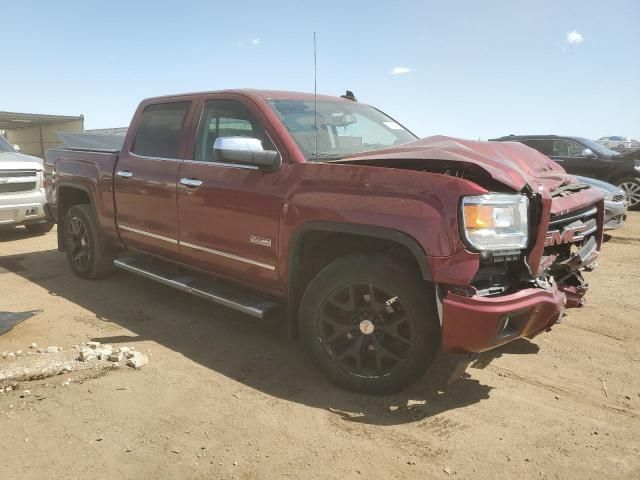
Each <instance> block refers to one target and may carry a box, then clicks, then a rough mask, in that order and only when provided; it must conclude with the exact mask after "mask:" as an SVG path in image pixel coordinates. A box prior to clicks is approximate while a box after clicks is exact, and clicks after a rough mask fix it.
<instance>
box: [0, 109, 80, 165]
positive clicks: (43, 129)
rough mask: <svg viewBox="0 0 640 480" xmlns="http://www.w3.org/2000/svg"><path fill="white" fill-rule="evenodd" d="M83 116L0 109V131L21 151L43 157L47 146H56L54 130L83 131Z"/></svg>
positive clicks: (58, 142) (58, 139) (56, 139)
mask: <svg viewBox="0 0 640 480" xmlns="http://www.w3.org/2000/svg"><path fill="white" fill-rule="evenodd" d="M83 131H84V116H82V115H80V116H77V117H73V116H66V115H42V114H36V113H15V112H0V134H2V135H3V136H4V137H5V138H6V139H7V140H8V141H9V142H10V143H12V144H14V145H17V146H19V147H20V151H21V152H22V153H26V154H28V155H34V156H36V157H40V158H44V154H45V152H46V151H47V149H49V148H53V147H56V146H59V145H60V144H61V141H60V138H59V137H58V135H57V133H56V132H69V133H82V132H83Z"/></svg>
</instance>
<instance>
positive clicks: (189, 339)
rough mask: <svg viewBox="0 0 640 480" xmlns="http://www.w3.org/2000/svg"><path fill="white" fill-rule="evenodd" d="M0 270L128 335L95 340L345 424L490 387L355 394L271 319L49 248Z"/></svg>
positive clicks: (434, 405) (472, 399)
mask: <svg viewBox="0 0 640 480" xmlns="http://www.w3.org/2000/svg"><path fill="white" fill-rule="evenodd" d="M0 267H2V268H6V269H8V270H10V271H12V272H14V273H15V274H17V275H20V276H22V277H24V278H25V279H27V280H29V281H31V282H33V283H35V284H37V285H39V286H41V287H43V288H44V289H46V290H47V291H48V292H49V294H51V295H54V296H59V297H62V298H65V299H67V300H69V301H70V302H72V303H75V304H77V305H79V306H81V307H83V308H85V309H87V310H89V311H90V312H93V313H94V314H95V319H93V318H92V319H91V321H92V323H94V324H97V325H98V326H100V325H103V324H102V322H104V325H103V326H104V327H106V328H104V331H106V332H109V331H113V326H114V324H116V325H118V326H120V327H123V328H125V329H127V330H129V331H131V332H133V333H134V335H132V336H128V335H118V336H104V337H97V338H94V340H97V341H100V342H103V343H113V344H118V343H127V344H134V345H135V342H137V341H146V340H149V341H153V342H156V343H158V344H160V345H162V346H164V347H166V348H169V349H171V350H173V351H175V352H179V353H180V354H182V355H184V356H185V357H187V358H189V359H190V360H192V361H194V362H197V363H199V364H201V365H203V366H205V367H207V368H209V369H212V370H214V371H216V372H219V373H221V374H223V375H225V376H227V377H229V378H232V379H234V380H237V381H238V382H242V383H244V384H245V385H247V386H249V387H251V388H254V389H257V390H259V391H261V392H263V393H265V394H268V395H272V396H275V397H279V398H282V399H287V400H289V401H292V402H298V403H302V404H305V405H309V406H312V407H315V408H321V409H324V410H329V411H331V412H333V413H334V414H336V415H337V416H338V418H342V419H344V420H347V421H351V422H360V423H367V424H373V425H397V424H403V423H410V422H415V421H418V420H421V419H424V418H427V417H432V416H434V415H437V414H439V413H441V412H444V411H448V410H453V409H458V408H464V407H466V406H469V405H472V404H475V403H478V402H480V401H482V400H484V399H487V398H489V392H490V391H491V389H492V387H490V386H488V385H483V384H481V383H480V382H479V381H478V380H475V379H472V378H471V377H470V376H469V375H467V376H466V377H465V378H463V379H461V380H459V381H458V382H456V383H454V384H453V385H452V386H450V388H449V389H448V391H447V392H442V391H435V390H434V389H432V388H430V387H429V382H428V380H429V378H428V376H427V377H425V378H423V379H422V380H420V381H419V382H417V383H416V384H415V385H413V386H412V387H410V388H409V389H408V390H407V391H404V392H402V393H399V394H394V395H390V396H383V397H375V396H367V395H360V394H354V393H351V392H347V391H344V390H341V389H340V388H338V387H336V386H334V385H333V384H331V383H329V382H328V381H327V380H326V379H325V378H324V377H323V376H322V375H321V374H320V373H319V372H318V371H317V370H316V368H315V367H314V366H313V364H312V363H311V361H310V359H309V358H308V356H307V354H306V352H305V351H304V349H303V348H302V347H301V345H300V343H298V342H290V341H288V340H287V339H286V338H285V336H284V334H283V333H282V332H283V329H282V328H279V325H280V322H278V321H277V319H275V320H273V321H271V322H265V321H259V320H254V319H252V318H250V317H246V316H244V315H242V314H240V313H237V312H234V311H232V310H228V309H225V308H223V307H218V306H216V305H213V304H211V303H209V302H207V301H205V300H201V299H199V298H196V297H193V296H191V295H188V294H186V293H182V292H178V291H175V290H173V289H171V288H169V287H165V286H163V285H159V284H156V283H154V282H152V281H149V280H146V279H143V278H139V277H137V276H135V275H132V274H128V273H125V272H120V271H116V272H114V274H113V275H111V276H110V277H109V278H107V279H104V280H98V281H93V282H88V281H84V280H81V279H79V278H76V277H75V276H74V275H73V274H72V273H71V271H70V269H69V267H68V265H67V263H66V259H65V256H64V255H63V254H61V253H60V252H58V251H56V250H47V251H39V252H32V253H29V254H26V255H14V256H5V257H0ZM109 324H111V325H109ZM509 348H513V347H509ZM498 352H500V351H498ZM502 353H509V350H508V349H505V350H504V351H502ZM502 353H501V354H502Z"/></svg>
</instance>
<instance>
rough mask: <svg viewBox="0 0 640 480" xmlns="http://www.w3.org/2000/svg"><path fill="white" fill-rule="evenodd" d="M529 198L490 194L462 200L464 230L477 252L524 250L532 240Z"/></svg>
mask: <svg viewBox="0 0 640 480" xmlns="http://www.w3.org/2000/svg"><path fill="white" fill-rule="evenodd" d="M528 211H529V199H528V198H527V197H525V196H524V195H519V194H508V193H488V194H486V195H478V196H474V197H464V198H463V199H462V222H463V224H462V227H463V234H464V236H465V238H466V240H467V242H468V243H469V244H470V245H471V246H472V247H474V248H475V249H477V250H485V251H486V250H509V249H516V248H517V249H522V248H525V247H526V246H527V240H528V239H529V228H528Z"/></svg>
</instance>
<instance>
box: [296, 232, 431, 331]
mask: <svg viewBox="0 0 640 480" xmlns="http://www.w3.org/2000/svg"><path fill="white" fill-rule="evenodd" d="M309 232H336V233H348V234H352V235H359V236H362V237H373V238H379V239H383V240H389V241H391V242H394V243H397V244H399V245H402V246H404V247H406V248H407V249H408V250H409V251H410V252H411V254H412V255H413V257H414V259H415V260H416V263H417V265H418V267H419V269H420V273H421V274H422V278H423V279H424V280H427V281H432V279H433V277H432V275H431V269H430V267H429V263H428V261H427V255H426V253H425V251H424V249H423V248H422V247H421V246H420V244H419V243H418V241H417V240H416V239H415V238H413V237H412V236H410V235H407V234H406V233H403V232H400V231H398V230H394V229H391V228H386V227H379V226H375V225H366V224H357V223H342V222H332V221H316V220H311V221H308V222H304V223H303V224H302V225H300V226H299V227H297V228H296V229H295V231H294V232H293V234H292V235H291V242H290V243H289V258H288V260H287V336H288V337H289V338H290V339H293V338H295V337H296V336H297V317H298V312H297V311H296V310H297V304H298V303H299V299H298V301H294V297H295V293H294V290H293V287H294V281H293V278H292V272H294V269H295V267H294V265H295V258H296V254H297V252H298V250H299V248H300V246H301V245H302V239H303V237H304V235H305V234H307V233H309Z"/></svg>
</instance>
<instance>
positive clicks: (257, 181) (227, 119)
mask: <svg viewBox="0 0 640 480" xmlns="http://www.w3.org/2000/svg"><path fill="white" fill-rule="evenodd" d="M258 115H259V112H256V111H252V110H251V108H250V107H249V106H248V105H245V104H244V103H242V102H241V101H239V100H230V99H218V100H216V99H212V100H208V101H206V102H205V103H204V106H203V109H202V113H201V117H200V119H199V122H198V124H199V128H198V134H197V139H196V145H195V153H194V155H193V160H186V161H185V162H184V163H183V164H182V166H181V168H180V175H179V182H178V214H179V218H180V232H179V238H180V250H181V254H182V257H183V258H184V259H185V261H187V262H188V263H190V264H192V265H193V266H195V267H198V268H202V269H205V270H208V271H211V272H214V273H218V274H222V275H227V276H231V277H233V278H237V279H240V280H243V281H246V282H248V283H254V284H259V285H261V286H265V287H267V288H272V289H277V276H278V272H277V246H278V229H279V221H280V213H281V211H282V202H283V191H284V189H283V188H282V179H283V175H284V173H285V171H286V164H285V165H283V167H282V168H280V169H279V170H278V171H276V172H264V171H262V170H259V169H257V168H256V167H253V166H248V165H240V164H229V163H222V162H220V161H219V160H218V159H217V158H216V155H215V152H214V150H213V143H214V142H215V140H216V138H219V137H239V136H240V137H250V138H257V139H259V140H261V142H262V146H263V148H264V149H265V150H273V149H275V146H274V145H273V143H272V141H271V139H270V137H269V136H268V134H267V133H266V131H265V129H264V127H263V125H262V123H261V122H260V121H259V120H258Z"/></svg>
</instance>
